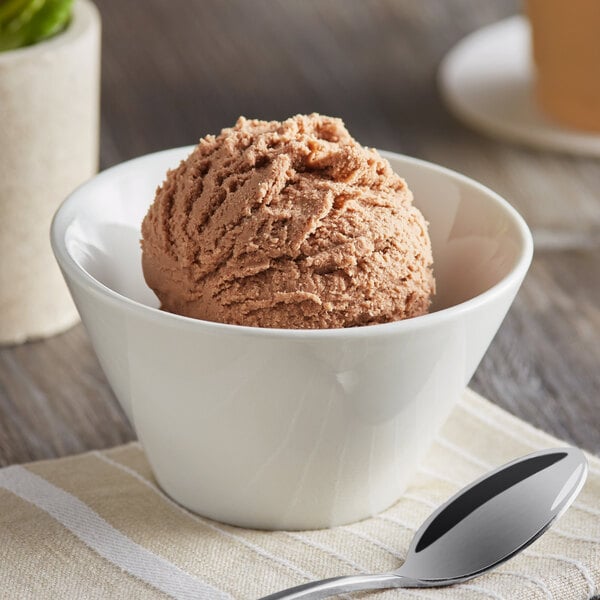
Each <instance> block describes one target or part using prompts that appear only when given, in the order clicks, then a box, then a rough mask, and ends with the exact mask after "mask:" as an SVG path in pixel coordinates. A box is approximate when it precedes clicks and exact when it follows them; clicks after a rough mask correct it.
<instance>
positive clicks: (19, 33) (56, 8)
mask: <svg viewBox="0 0 600 600" xmlns="http://www.w3.org/2000/svg"><path fill="white" fill-rule="evenodd" d="M17 4H18V7H17ZM17 8H18V9H19V10H18V11H17V10H16V9H17ZM72 8H73V0H8V1H7V2H5V3H4V4H1V5H0V51H2V50H10V49H14V48H19V47H22V46H29V45H31V44H35V43H37V42H40V41H42V40H44V39H47V38H49V37H51V36H53V35H56V34H57V33H59V32H60V31H62V30H63V29H64V28H65V27H66V26H67V25H68V23H69V20H70V18H71V11H72ZM2 15H5V19H6V20H4V21H2ZM9 17H10V18H9Z"/></svg>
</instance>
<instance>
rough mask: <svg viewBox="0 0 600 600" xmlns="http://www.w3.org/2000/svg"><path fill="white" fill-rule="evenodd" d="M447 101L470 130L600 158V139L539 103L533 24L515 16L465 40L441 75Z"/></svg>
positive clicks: (444, 64)
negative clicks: (551, 115) (557, 119)
mask: <svg viewBox="0 0 600 600" xmlns="http://www.w3.org/2000/svg"><path fill="white" fill-rule="evenodd" d="M438 79H439V85H440V89H441V92H442V96H443V98H444V101H445V102H446V104H447V105H448V107H449V108H450V110H451V111H452V112H453V113H454V114H455V115H456V116H457V117H458V118H459V119H461V120H463V121H464V122H465V123H467V124H468V125H470V126H472V127H474V128H475V129H478V130H480V131H482V132H484V133H487V134H489V135H491V136H493V137H498V138H504V139H507V140H510V141H513V142H520V143H523V144H526V145H529V146H535V147H537V148H544V149H548V150H559V151H563V152H569V153H572V154H582V155H588V156H600V135H599V134H590V133H581V132H579V131H576V130H572V129H567V128H566V127H562V126H560V125H556V124H555V123H553V122H552V121H550V120H548V119H547V118H546V117H545V116H544V115H543V114H542V113H541V111H540V109H538V107H537V106H536V104H535V102H534V98H533V67H532V65H531V59H530V46H529V24H528V23H527V21H526V19H525V18H523V17H521V16H516V17H511V18H509V19H505V20H504V21H500V22H498V23H494V24H493V25H489V26H488V27H484V28H482V29H479V30H478V31H476V32H474V33H472V34H470V35H468V36H467V37H466V38H464V39H463V40H461V41H460V42H459V43H458V44H457V45H456V46H455V47H454V48H453V49H452V50H451V51H450V52H449V53H448V54H447V55H446V57H445V58H444V60H443V61H442V64H441V65H440V69H439V73H438Z"/></svg>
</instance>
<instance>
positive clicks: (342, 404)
mask: <svg viewBox="0 0 600 600" xmlns="http://www.w3.org/2000/svg"><path fill="white" fill-rule="evenodd" d="M190 150H191V148H178V149H174V150H167V151H164V152H158V153H156V154H151V155H148V156H143V157H141V158H138V159H135V160H132V161H129V162H126V163H124V164H121V165H119V166H116V167H114V168H112V169H109V170H107V171H104V172H103V173H101V174H100V175H98V176H96V177H94V178H93V179H92V180H91V181H89V182H88V183H86V184H84V185H83V186H82V187H80V188H79V189H77V190H76V191H75V192H74V193H73V194H72V195H71V196H70V197H69V198H67V200H66V201H65V202H64V203H63V205H62V206H61V207H60V209H59V210H58V212H57V214H56V216H55V218H54V222H53V225H52V234H51V236H52V245H53V248H54V252H55V254H56V258H57V260H58V263H59V265H60V267H61V269H62V271H63V274H64V277H65V279H66V281H67V283H68V285H69V288H70V290H71V294H72V296H73V298H74V300H75V303H76V305H77V308H78V309H79V312H80V314H81V318H82V320H83V322H84V324H85V326H86V328H87V330H88V332H89V334H90V337H91V340H92V343H93V345H94V348H95V350H96V353H97V355H98V358H99V360H100V363H101V365H102V367H103V369H104V372H105V373H106V376H107V377H108V380H109V381H110V384H111V385H112V388H113V390H114V392H115V394H116V396H117V398H118V399H119V401H120V402H121V405H122V406H123V408H124V410H125V412H126V413H127V415H128V416H129V418H130V419H131V421H132V423H133V425H134V427H135V430H136V432H137V434H138V436H139V438H140V440H141V442H142V445H143V447H144V449H145V451H146V453H147V456H148V459H149V461H150V464H151V466H152V469H153V470H154V474H155V476H156V479H157V480H158V482H159V484H160V485H161V486H162V488H163V489H164V490H165V491H166V492H167V493H168V494H169V495H170V496H171V497H173V498H174V499H175V500H176V501H178V502H180V503H181V504H183V505H184V506H186V507H188V508H189V509H191V510H193V511H195V512H198V513H200V514H202V515H205V516H207V517H210V518H213V519H216V520H219V521H224V522H227V523H232V524H235V525H241V526H244V527H256V528H266V529H309V528H320V527H329V526H333V525H338V524H341V523H347V522H351V521H356V520H358V519H362V518H364V517H367V516H369V515H373V514H375V513H377V512H379V511H381V510H383V509H384V508H386V507H388V506H389V505H391V504H392V503H393V502H394V501H395V500H396V499H397V498H398V497H399V496H400V495H401V493H402V491H403V490H404V489H405V487H406V485H407V483H408V481H409V479H410V477H411V475H412V473H413V472H414V470H415V468H416V467H417V465H418V463H419V461H420V460H421V458H422V457H423V455H424V454H425V452H426V451H427V449H428V447H429V445H430V443H431V441H432V439H433V437H434V436H435V434H436V433H437V431H438V430H439V429H440V427H441V425H442V424H443V422H444V421H445V419H446V417H447V416H448V414H449V413H450V411H451V410H452V407H453V405H454V403H455V402H456V400H457V399H458V397H459V396H460V394H461V392H462V391H463V390H464V388H465V386H466V384H467V383H468V381H469V379H470V378H471V375H472V374H473V372H474V370H475V368H476V367H477V365H478V363H479V361H480V360H481V358H482V356H483V354H484V352H485V350H486V349H487V347H488V345H489V343H490V341H491V339H492V337H493V336H494V334H495V333H496V331H497V329H498V327H499V325H500V323H501V321H502V319H503V318H504V315H505V314H506V311H507V310H508V308H509V306H510V304H511V302H512V301H513V299H514V297H515V294H516V293H517V290H518V288H519V286H520V284H521V282H522V280H523V277H524V276H525V273H526V271H527V268H528V266H529V263H530V261H531V256H532V248H533V244H532V239H531V235H530V232H529V230H528V229H527V226H526V225H525V223H524V221H523V219H522V218H521V217H520V216H519V215H518V214H517V213H516V211H515V210H514V209H513V208H512V207H511V206H510V205H509V204H508V203H507V202H506V201H505V200H503V199H502V198H500V197H499V196H498V195H497V194H495V193H494V192H492V191H491V190H489V189H487V188H485V187H484V186H482V185H480V184H478V183H476V182H475V181H472V180H470V179H468V178H466V177H463V176H462V175H459V174H457V173H454V172H452V171H449V170H447V169H444V168H442V167H438V166H436V165H433V164H430V163H426V162H423V161H420V160H415V159H413V158H408V157H405V156H399V155H396V154H391V153H384V154H385V156H386V157H387V158H388V159H389V160H390V162H391V164H392V166H393V168H394V169H395V170H396V171H397V172H398V173H399V174H400V175H402V176H403V177H404V178H405V179H406V180H407V182H408V185H409V187H410V188H411V189H412V190H413V192H414V195H415V204H416V205H417V206H418V207H419V208H420V209H421V210H422V212H423V213H424V215H425V217H426V218H427V219H428V221H429V222H430V235H431V239H432V245H433V252H434V261H435V264H434V269H435V276H436V280H437V287H438V293H437V296H436V298H435V302H434V305H433V311H432V312H431V313H430V314H428V315H425V316H422V317H417V318H414V319H409V320H406V321H400V322H396V323H387V324H383V325H371V326H367V327H358V328H350V329H329V330H277V329H261V328H252V327H241V326H236V325H226V324H220V323H211V322H206V321H200V320H195V319H190V318H186V317H180V316H177V315H173V314H170V313H166V312H161V311H160V310H158V301H157V299H156V297H155V296H154V294H153V293H152V291H151V290H150V289H149V288H148V287H147V286H146V284H145V282H144V278H143V275H142V269H141V264H140V245H139V238H140V223H141V221H142V218H143V216H144V214H145V213H146V211H147V209H148V206H149V204H150V203H151V202H152V200H153V198H154V192H155V189H156V186H157V185H158V184H159V183H160V182H161V181H162V180H163V178H164V174H165V172H166V171H167V169H168V168H170V167H173V166H175V165H177V164H178V162H179V160H180V159H181V158H183V157H185V156H186V155H187V154H188V153H189V152H190Z"/></svg>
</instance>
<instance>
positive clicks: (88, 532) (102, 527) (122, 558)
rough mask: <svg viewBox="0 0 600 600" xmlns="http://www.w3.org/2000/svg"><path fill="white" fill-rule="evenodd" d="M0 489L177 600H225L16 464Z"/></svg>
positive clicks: (3, 475) (0, 476)
mask: <svg viewBox="0 0 600 600" xmlns="http://www.w3.org/2000/svg"><path fill="white" fill-rule="evenodd" d="M0 487H3V488H5V489H7V490H9V491H11V492H12V493H13V494H15V495H18V496H20V497H21V498H23V499H24V500H27V501H28V502H30V503H32V504H34V505H36V506H37V507H38V508H40V509H42V510H44V511H46V512H47V513H48V514H49V515H50V516H52V517H53V518H54V519H55V520H56V521H58V522H59V523H61V524H62V525H63V526H64V527H66V528H67V529H68V530H69V531H70V532H71V533H72V534H74V535H75V536H77V537H78V538H79V539H80V540H81V541H83V542H84V543H85V544H87V545H88V546H89V547H90V548H92V549H93V550H95V551H96V552H97V553H98V554H99V555H100V556H102V557H103V558H105V559H106V560H109V561H110V562H112V563H114V564H115V565H117V566H118V567H120V568H121V569H122V570H124V571H127V572H129V573H130V574H132V575H134V576H135V577H138V578H140V579H142V580H143V581H145V582H146V583H149V584H150V585H152V586H154V587H155V588H156V589H158V590H160V591H162V592H164V593H166V594H168V595H169V596H172V597H173V598H177V599H178V600H187V599H189V600H216V599H220V600H227V599H228V598H229V596H228V595H226V594H224V593H222V592H221V591H220V590H218V589H217V588H216V587H211V586H208V585H206V584H205V583H203V582H202V581H200V580H198V579H195V578H193V577H191V576H190V575H189V574H187V573H186V572H184V571H182V570H181V569H179V568H178V567H177V566H175V565H173V564H172V563H169V562H168V561H166V560H164V559H162V558H161V557H159V556H156V555H155V554H153V553H152V552H149V551H148V550H147V549H146V548H144V547H142V546H141V545H139V544H136V543H135V542H133V541H132V540H131V539H129V538H128V537H127V536H125V535H123V534H122V533H121V532H120V531H118V530H117V529H116V528H114V527H112V525H110V524H109V523H108V522H107V521H106V520H104V519H103V518H102V517H101V516H100V515H99V514H98V513H97V512H95V511H94V510H92V509H91V508H90V507H89V506H88V505H86V504H85V503H84V502H82V501H81V500H79V499H78V498H77V497H76V496H75V495H73V494H69V493H68V492H67V491H65V490H64V489H62V488H61V487H60V486H55V485H53V484H52V483H50V482H48V481H47V480H46V479H44V478H43V477H40V476H39V475H37V474H36V473H33V472H31V471H29V470H27V469H26V468H24V467H21V466H19V465H13V466H11V467H7V468H5V469H2V470H1V471H0Z"/></svg>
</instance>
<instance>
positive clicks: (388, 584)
mask: <svg viewBox="0 0 600 600" xmlns="http://www.w3.org/2000/svg"><path fill="white" fill-rule="evenodd" d="M396 587H420V586H419V582H418V581H415V580H414V579H410V578H409V577H403V576H402V575H396V574H395V573H381V574H378V575H350V576H347V577H332V578H331V579H321V580H320V581H311V582H309V583H303V584H302V585H298V586H296V587H292V588H288V589H287V590H282V591H280V592H275V593H274V594H270V595H269V596H265V597H264V598H260V600H300V599H302V600H319V598H328V597H329V596H333V595H334V594H344V593H346V592H360V591H365V590H381V589H384V588H396Z"/></svg>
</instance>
